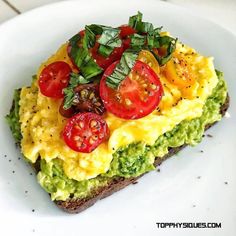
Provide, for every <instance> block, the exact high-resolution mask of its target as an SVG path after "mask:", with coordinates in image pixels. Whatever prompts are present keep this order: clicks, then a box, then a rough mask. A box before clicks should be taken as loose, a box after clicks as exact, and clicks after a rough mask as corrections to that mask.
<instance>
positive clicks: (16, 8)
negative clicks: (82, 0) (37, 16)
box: [0, 0, 236, 34]
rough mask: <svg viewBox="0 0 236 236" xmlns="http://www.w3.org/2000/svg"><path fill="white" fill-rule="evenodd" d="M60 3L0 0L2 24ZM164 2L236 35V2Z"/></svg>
mask: <svg viewBox="0 0 236 236" xmlns="http://www.w3.org/2000/svg"><path fill="white" fill-rule="evenodd" d="M59 1H62V0H0V24H1V23H3V22H4V21H6V20H8V19H10V18H13V17H15V16H16V15H18V14H22V13H24V12H25V11H28V10H30V9H33V8H36V7H38V6H42V5H45V4H49V3H53V2H59ZM75 1H79V0H75ZM88 1H89V0H88ZM98 1H99V0H98ZM127 1H128V0H127ZM134 1H135V0H134ZM157 1H161V0H157ZM162 1H166V2H170V3H172V4H176V5H179V6H182V7H185V8H187V9H189V10H190V11H193V12H195V13H196V14H198V15H202V16H204V17H205V18H209V19H211V20H212V21H214V22H216V23H218V24H219V25H221V26H223V27H225V28H227V29H228V30H230V31H231V32H233V33H234V34H236V0H162ZM147 2H148V1H147Z"/></svg>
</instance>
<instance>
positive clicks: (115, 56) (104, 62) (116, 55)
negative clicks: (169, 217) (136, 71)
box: [90, 43, 124, 70]
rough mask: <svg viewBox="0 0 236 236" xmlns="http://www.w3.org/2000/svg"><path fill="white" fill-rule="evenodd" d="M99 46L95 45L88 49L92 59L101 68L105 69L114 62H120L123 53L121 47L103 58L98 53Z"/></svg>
mask: <svg viewBox="0 0 236 236" xmlns="http://www.w3.org/2000/svg"><path fill="white" fill-rule="evenodd" d="M99 46H100V44H99V43H96V44H95V46H94V47H93V48H91V49H90V52H91V54H92V57H93V59H94V60H95V62H96V63H97V64H98V65H99V66H100V67H101V68H102V69H104V70H105V69H106V68H107V67H108V66H109V65H111V63H113V62H114V61H117V60H120V58H121V56H122V53H123V52H124V48H123V46H121V47H116V48H114V50H113V51H112V53H111V54H110V55H109V56H108V57H104V56H102V55H101V54H99V52H98V48H99Z"/></svg>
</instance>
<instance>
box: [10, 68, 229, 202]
mask: <svg viewBox="0 0 236 236" xmlns="http://www.w3.org/2000/svg"><path fill="white" fill-rule="evenodd" d="M216 73H217V76H218V79H219V82H218V84H217V86H216V88H215V89H214V90H213V93H212V95H211V96H210V97H208V99H207V100H206V103H205V105H204V108H203V114H202V116H201V117H199V118H195V119H193V120H190V121H187V120H185V121H182V122H181V123H180V124H178V125H177V126H176V127H175V128H174V129H173V130H171V131H169V132H167V133H165V134H163V135H161V136H160V137H159V138H158V139H157V140H156V142H155V144H154V145H153V146H149V145H146V144H145V143H142V142H139V143H133V144H130V145H128V146H126V147H122V148H120V149H119V150H117V151H116V152H115V153H114V154H113V160H112V162H111V166H110V169H109V170H108V172H107V173H105V174H102V175H100V176H98V177H96V178H93V179H90V180H85V181H76V180H72V179H69V178H68V177H67V176H66V175H65V174H64V172H63V169H62V163H61V160H59V159H54V160H52V161H50V162H48V163H46V161H45V160H41V161H40V166H41V171H39V173H38V175H37V178H38V181H39V183H40V185H41V186H42V187H43V188H44V189H45V190H46V191H47V192H48V193H50V194H51V198H52V200H63V201H64V200H66V199H68V198H85V197H89V196H90V195H92V194H93V191H94V190H96V189H97V188H99V187H101V186H106V185H107V184H108V183H109V181H110V180H111V179H113V178H115V177H125V178H129V177H136V176H139V175H141V174H143V173H145V172H148V171H150V170H153V169H155V167H154V165H153V163H154V160H155V157H159V158H161V157H163V156H164V155H165V154H167V153H168V149H169V148H170V147H179V146H181V145H183V144H188V145H191V146H194V145H196V144H197V143H199V142H200V141H201V140H202V136H203V133H204V128H205V126H206V125H207V124H211V123H214V122H215V121H218V120H220V119H221V114H220V107H221V105H222V104H224V102H225V99H226V96H227V87H226V84H225V81H224V79H223V74H222V73H221V72H219V71H216ZM16 102H17V101H16V100H15V103H16ZM17 104H18V103H17ZM15 113H16V112H15ZM16 115H17V114H16ZM16 118H17V117H16ZM15 120H17V119H15ZM13 123H14V122H13ZM18 123H19V122H18ZM18 125H19V124H18ZM16 126H17V125H16ZM15 130H18V129H14V131H15ZM19 135H20V133H19ZM14 137H18V136H16V135H14Z"/></svg>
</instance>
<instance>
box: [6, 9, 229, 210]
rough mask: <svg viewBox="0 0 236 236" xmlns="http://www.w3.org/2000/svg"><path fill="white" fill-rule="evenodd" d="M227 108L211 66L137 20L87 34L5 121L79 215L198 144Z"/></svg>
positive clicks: (49, 186)
mask: <svg viewBox="0 0 236 236" xmlns="http://www.w3.org/2000/svg"><path fill="white" fill-rule="evenodd" d="M228 104H229V100H228V95H227V88H226V84H225V81H224V79H223V76H222V73H221V72H219V71H217V70H215V68H214V64H213V58H211V57H204V56H202V55H200V54H199V53H197V52H196V51H195V50H194V49H193V48H190V47H189V46H186V45H185V44H183V43H180V42H179V41H178V40H177V39H175V38H173V37H172V36H170V34H169V33H168V32H164V31H162V27H159V28H155V27H154V26H153V24H152V23H149V22H143V20H142V14H141V13H138V14H137V15H135V16H132V17H130V19H129V23H128V25H122V26H120V27H110V26H104V25H96V24H92V25H86V26H85V29H83V30H82V31H80V32H79V33H77V34H76V35H75V36H73V37H72V38H71V39H70V40H69V41H68V42H66V43H65V44H63V45H62V46H61V47H60V48H59V49H58V51H57V52H56V53H55V54H54V55H53V56H51V57H50V58H49V59H48V60H47V61H46V62H44V63H43V64H42V65H41V66H40V67H39V70H38V72H37V75H35V76H33V81H32V84H31V85H30V86H28V87H23V88H20V89H17V90H16V91H15V95H14V102H13V106H12V108H11V111H10V114H9V115H7V121H8V123H9V125H10V128H11V130H12V133H13V136H14V138H15V140H16V142H17V143H18V144H19V146H20V148H21V152H22V154H23V156H24V157H25V159H26V160H27V161H28V162H30V163H32V165H33V166H34V168H35V170H36V172H37V179H38V182H39V184H40V185H41V186H42V187H43V188H44V189H45V191H47V192H48V193H49V195H50V196H51V199H52V200H53V201H54V202H55V203H56V204H57V205H58V206H59V207H60V208H62V209H64V210H66V211H68V212H74V213H76V212H80V211H82V210H84V209H86V208H87V207H89V206H91V205H93V204H94V203H95V202H96V201H97V200H99V199H101V198H104V197H106V196H108V195H110V194H112V193H113V192H115V191H117V190H119V189H122V188H124V187H125V186H127V185H128V184H130V183H132V182H134V181H136V179H137V178H138V177H140V176H141V175H143V174H144V173H146V172H149V171H151V170H154V169H155V167H156V166H157V165H159V164H160V163H161V162H162V161H163V160H165V159H166V158H167V157H169V156H171V155H173V154H174V153H176V152H177V151H179V150H180V149H181V148H182V147H184V146H186V145H196V144H197V143H199V142H200V141H201V139H202V137H203V133H204V130H206V129H207V128H209V127H210V126H211V125H212V124H214V123H215V122H216V121H219V120H220V119H221V118H222V116H223V115H224V113H225V111H226V109H227V108H228Z"/></svg>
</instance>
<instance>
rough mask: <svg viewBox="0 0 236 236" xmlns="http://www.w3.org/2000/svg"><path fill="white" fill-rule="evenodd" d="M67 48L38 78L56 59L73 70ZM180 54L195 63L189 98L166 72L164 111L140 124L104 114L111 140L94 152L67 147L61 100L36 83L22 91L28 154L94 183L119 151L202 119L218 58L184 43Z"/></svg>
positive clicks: (214, 81) (179, 47)
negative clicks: (60, 163)
mask: <svg viewBox="0 0 236 236" xmlns="http://www.w3.org/2000/svg"><path fill="white" fill-rule="evenodd" d="M66 48H67V45H66V44H65V45H62V47H61V48H60V49H59V50H58V51H57V53H56V54H55V55H53V56H52V57H50V58H49V59H48V61H46V62H45V63H43V64H42V65H41V67H40V68H39V70H38V74H37V76H38V77H39V74H40V73H41V71H42V69H43V68H44V66H46V65H48V64H50V63H52V62H54V61H58V60H60V61H65V62H67V63H69V64H70V65H71V67H73V65H72V63H71V61H70V59H69V57H68V56H67V52H66ZM175 53H176V54H181V56H183V57H185V59H186V61H187V62H188V63H190V64H191V69H192V72H193V73H194V76H195V78H196V81H195V83H194V84H193V86H191V91H189V93H190V94H191V96H190V97H189V98H188V96H187V97H186V96H185V93H186V90H185V89H182V88H179V87H178V86H176V85H174V84H173V83H171V82H170V81H169V80H167V78H166V77H165V73H163V72H162V71H161V73H160V79H161V82H162V85H163V89H164V96H163V97H162V100H161V103H160V104H159V108H158V109H157V110H156V111H154V112H152V113H151V114H149V115H148V116H146V117H144V118H141V119H138V120H123V119H120V118H118V117H116V116H114V115H112V114H110V113H107V114H105V120H106V121H107V124H108V126H109V129H110V138H109V140H108V141H106V142H104V143H102V144H101V145H100V146H98V147H97V148H96V149H95V150H94V151H93V152H91V153H78V152H75V151H73V150H71V149H70V148H69V147H68V146H67V145H66V144H65V143H64V141H63V139H62V137H61V132H62V130H63V128H64V126H65V123H66V118H64V117H62V116H61V115H60V113H59V112H58V111H59V106H60V104H61V100H54V99H50V98H47V97H45V96H43V95H42V94H41V93H40V92H39V90H38V88H37V81H36V82H34V83H33V84H32V86H31V87H24V88H22V91H21V99H20V122H21V132H22V135H23V138H22V141H21V147H22V152H23V154H24V156H25V157H26V158H28V159H29V160H30V161H32V162H33V163H34V162H35V161H36V160H37V158H38V157H39V156H41V158H42V159H45V160H46V161H50V160H52V159H54V158H60V159H62V160H63V163H64V165H63V168H64V171H65V174H66V175H67V176H68V177H69V178H72V179H75V180H78V181H81V180H85V179H90V178H93V177H96V176H97V175H99V174H101V173H105V172H106V171H107V170H108V169H109V166H110V163H111V161H112V154H113V153H114V152H115V151H116V150H117V149H118V148H119V147H121V146H126V145H128V144H130V143H133V142H138V141H143V142H145V143H146V144H149V145H152V144H154V142H155V140H156V139H157V138H158V137H159V136H160V135H162V134H163V133H165V132H167V131H170V130H172V129H173V128H174V127H175V126H176V125H177V124H179V123H180V122H181V121H183V120H191V119H193V118H196V117H199V116H201V114H202V109H203V105H204V103H205V101H206V98H207V97H208V96H209V95H210V94H211V93H212V90H213V88H214V87H215V86H216V84H217V82H218V79H217V76H216V73H215V70H214V65H213V59H212V58H206V57H203V56H201V55H199V54H197V53H196V52H195V51H194V49H192V48H189V47H187V46H185V45H182V44H179V43H178V44H177V48H176V52H175ZM183 98H184V99H183Z"/></svg>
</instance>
